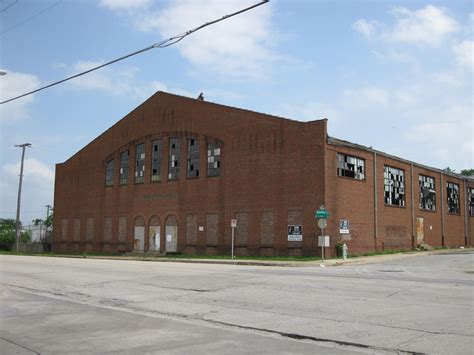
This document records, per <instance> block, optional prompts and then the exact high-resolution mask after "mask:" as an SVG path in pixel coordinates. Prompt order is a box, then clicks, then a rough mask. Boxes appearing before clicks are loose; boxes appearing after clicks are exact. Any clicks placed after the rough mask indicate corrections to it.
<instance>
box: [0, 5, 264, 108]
mask: <svg viewBox="0 0 474 355" xmlns="http://www.w3.org/2000/svg"><path fill="white" fill-rule="evenodd" d="M268 1H269V0H263V1H261V2H259V3H257V4H254V5H252V6H249V7H246V8H244V9H241V10H239V11H236V12H233V13H231V14H228V15H225V16H222V17H220V18H218V19H216V20H212V21H209V22H206V23H204V24H202V25H200V26H198V27H196V28H193V29H191V30H188V31H186V32H183V33H180V34H178V35H176V36H173V37H170V38H168V39H165V40H163V41H161V42H158V43H154V44H152V45H151V46H148V47H146V48H143V49H140V50H137V51H135V52H132V53H129V54H126V55H124V56H122V57H120V58H117V59H114V60H111V61H109V62H107V63H104V64H101V65H98V66H96V67H94V68H91V69H89V70H86V71H83V72H81V73H78V74H74V75H71V76H69V77H67V78H65V79H62V80H59V81H56V82H54V83H51V84H49V85H46V86H43V87H40V88H39V89H36V90H33V91H30V92H27V93H25V94H22V95H18V96H15V97H12V98H10V99H7V100H5V101H2V102H0V105H3V104H6V103H7V102H10V101H14V100H17V99H20V98H22V97H25V96H28V95H31V94H34V93H36V92H38V91H41V90H44V89H47V88H50V87H52V86H55V85H58V84H61V83H64V82H66V81H69V80H72V79H75V78H78V77H80V76H83V75H86V74H88V73H90V72H93V71H95V70H98V69H100V68H103V67H106V66H108V65H111V64H114V63H117V62H119V61H122V60H124V59H127V58H130V57H133V56H135V55H137V54H140V53H143V52H147V51H149V50H151V49H155V48H166V47H169V46H172V45H173V44H176V43H178V42H180V41H182V40H183V39H184V38H186V37H187V36H189V35H191V34H192V33H194V32H196V31H199V30H201V29H203V28H205V27H207V26H210V25H213V24H215V23H218V22H221V21H224V20H226V19H228V18H230V17H233V16H236V15H239V14H241V13H244V12H246V11H249V10H252V9H254V8H256V7H258V6H260V5H263V4H265V3H267V2H268Z"/></svg>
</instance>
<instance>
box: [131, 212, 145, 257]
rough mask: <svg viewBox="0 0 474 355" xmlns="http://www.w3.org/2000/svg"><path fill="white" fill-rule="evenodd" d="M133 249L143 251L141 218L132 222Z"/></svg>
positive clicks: (143, 240)
mask: <svg viewBox="0 0 474 355" xmlns="http://www.w3.org/2000/svg"><path fill="white" fill-rule="evenodd" d="M133 240H134V242H133V248H134V250H137V251H143V250H144V247H145V219H144V218H143V217H142V216H137V217H135V220H134V222H133Z"/></svg>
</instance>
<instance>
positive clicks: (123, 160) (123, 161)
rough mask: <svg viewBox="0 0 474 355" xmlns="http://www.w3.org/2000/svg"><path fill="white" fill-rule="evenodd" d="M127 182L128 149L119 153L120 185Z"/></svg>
mask: <svg viewBox="0 0 474 355" xmlns="http://www.w3.org/2000/svg"><path fill="white" fill-rule="evenodd" d="M126 184H128V150H126V151H124V152H122V154H120V185H126Z"/></svg>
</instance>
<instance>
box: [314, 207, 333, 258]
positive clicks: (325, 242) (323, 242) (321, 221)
mask: <svg viewBox="0 0 474 355" xmlns="http://www.w3.org/2000/svg"><path fill="white" fill-rule="evenodd" d="M314 217H316V218H317V219H318V227H319V228H320V229H321V236H319V238H318V246H320V247H321V266H324V247H326V246H329V237H328V236H326V235H324V229H325V228H326V227H327V225H328V217H329V212H328V210H326V207H324V204H322V205H321V206H320V207H319V209H318V210H316V211H315V212H314Z"/></svg>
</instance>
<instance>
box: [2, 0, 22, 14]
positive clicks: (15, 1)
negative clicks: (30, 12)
mask: <svg viewBox="0 0 474 355" xmlns="http://www.w3.org/2000/svg"><path fill="white" fill-rule="evenodd" d="M17 2H18V0H14V1H13V2H12V3H11V4H10V5H8V6H7V7H4V8H3V9H1V10H0V13H1V12H4V11H7V10H8V9H9V8H10V7H12V6H13V5H15V4H16V3H17Z"/></svg>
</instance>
